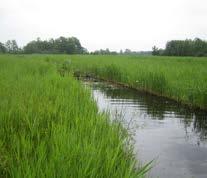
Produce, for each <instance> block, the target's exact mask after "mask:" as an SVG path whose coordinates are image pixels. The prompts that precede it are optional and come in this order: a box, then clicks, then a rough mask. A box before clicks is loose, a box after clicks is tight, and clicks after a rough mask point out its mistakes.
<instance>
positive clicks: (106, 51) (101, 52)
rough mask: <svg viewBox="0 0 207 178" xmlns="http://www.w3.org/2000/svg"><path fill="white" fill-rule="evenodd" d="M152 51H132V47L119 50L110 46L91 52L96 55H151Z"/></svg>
mask: <svg viewBox="0 0 207 178" xmlns="http://www.w3.org/2000/svg"><path fill="white" fill-rule="evenodd" d="M151 53H152V51H131V50H130V49H125V50H124V51H123V50H120V51H119V52H116V51H110V50H109V49H108V48H106V49H100V50H96V51H94V52H90V54H94V55H117V54H119V55H151Z"/></svg>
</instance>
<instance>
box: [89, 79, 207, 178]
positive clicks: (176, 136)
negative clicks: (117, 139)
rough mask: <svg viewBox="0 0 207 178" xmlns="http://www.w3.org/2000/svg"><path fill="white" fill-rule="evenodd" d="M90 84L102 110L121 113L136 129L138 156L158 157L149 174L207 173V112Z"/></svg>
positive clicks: (200, 177) (183, 176) (182, 176)
mask: <svg viewBox="0 0 207 178" xmlns="http://www.w3.org/2000/svg"><path fill="white" fill-rule="evenodd" d="M87 85H90V86H91V88H92V91H93V96H94V98H95V99H96V100H97V104H98V107H99V109H100V110H101V111H105V110H108V111H110V116H111V117H112V118H113V117H117V114H119V115H121V117H120V118H122V119H123V120H124V124H125V126H127V127H129V128H130V129H133V132H134V135H133V138H134V141H135V153H136V155H137V158H138V160H141V161H142V163H146V162H148V161H151V160H152V159H155V160H156V161H155V165H154V168H153V169H152V170H151V172H150V177H153V178H155V177H159V178H192V177H194V178H206V177H207V113H206V112H201V111H197V112H193V111H191V110H189V109H187V108H186V107H184V106H180V105H178V104H177V103H176V102H173V101H170V100H167V99H165V98H159V97H156V96H152V95H149V94H145V93H141V92H137V91H133V90H130V89H127V88H120V87H114V86H111V85H109V84H106V83H100V82H88V83H87ZM137 126H138V127H137Z"/></svg>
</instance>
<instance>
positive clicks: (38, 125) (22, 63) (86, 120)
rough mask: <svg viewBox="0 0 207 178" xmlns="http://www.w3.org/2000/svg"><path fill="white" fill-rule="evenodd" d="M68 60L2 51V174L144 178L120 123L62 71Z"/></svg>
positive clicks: (0, 128) (0, 144) (80, 58)
mask: <svg viewBox="0 0 207 178" xmlns="http://www.w3.org/2000/svg"><path fill="white" fill-rule="evenodd" d="M68 58H73V57H68V56H38V55H33V56H32V55H31V56H7V55H0V126H1V127H0V177H19V178H22V177H31V178H33V177H67V178H68V177H71V178H74V177H84V178H85V177H90V178H92V177H94V178H95V177H103V178H105V177H113V178H116V177H117V178H120V177H125V178H133V177H144V176H143V170H141V169H140V170H139V169H135V160H134V158H133V155H132V152H131V149H130V148H128V147H126V140H127V139H128V136H127V134H126V132H125V131H124V130H123V129H122V127H121V126H120V124H119V123H111V122H110V121H109V120H108V119H107V116H105V115H101V114H98V110H97V107H96V103H95V102H94V101H93V100H92V98H91V94H90V92H89V91H87V90H86V89H84V88H83V86H81V85H80V83H79V82H77V81H75V80H74V79H73V78H72V77H71V76H70V73H67V74H66V73H64V74H62V73H61V70H62V67H63V66H64V67H66V68H67V69H68V70H69V65H68V63H67V65H66V64H65V63H64V64H65V65H63V64H62V59H64V60H67V61H68ZM84 58H85V57H84V56H82V57H81V56H80V57H78V56H74V61H76V62H74V63H75V65H74V67H76V65H80V66H81V68H80V69H82V70H83V69H84V68H83V66H84V63H85V62H82V60H83V61H85V59H84ZM53 59H55V60H56V62H55V60H53ZM88 60H91V59H88ZM69 63H70V62H69ZM72 63H73V62H72ZM82 63H83V64H82ZM92 64H94V63H92ZM70 67H71V66H70ZM90 67H92V66H90V65H88V68H87V70H89V71H90V70H92V68H91V69H90ZM93 69H94V68H93ZM97 70H99V67H98V68H97ZM57 71H58V72H57ZM103 74H104V73H103ZM63 75H64V77H63ZM100 75H101V73H100Z"/></svg>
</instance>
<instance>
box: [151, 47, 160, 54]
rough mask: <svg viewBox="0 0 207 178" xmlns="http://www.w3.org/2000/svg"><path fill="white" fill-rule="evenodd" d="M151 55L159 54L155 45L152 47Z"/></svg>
mask: <svg viewBox="0 0 207 178" xmlns="http://www.w3.org/2000/svg"><path fill="white" fill-rule="evenodd" d="M152 55H159V49H158V48H157V47H156V46H153V47H152Z"/></svg>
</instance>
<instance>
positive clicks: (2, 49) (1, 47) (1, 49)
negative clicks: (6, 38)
mask: <svg viewBox="0 0 207 178" xmlns="http://www.w3.org/2000/svg"><path fill="white" fill-rule="evenodd" d="M0 53H6V47H5V46H4V44H3V43H1V42H0Z"/></svg>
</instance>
